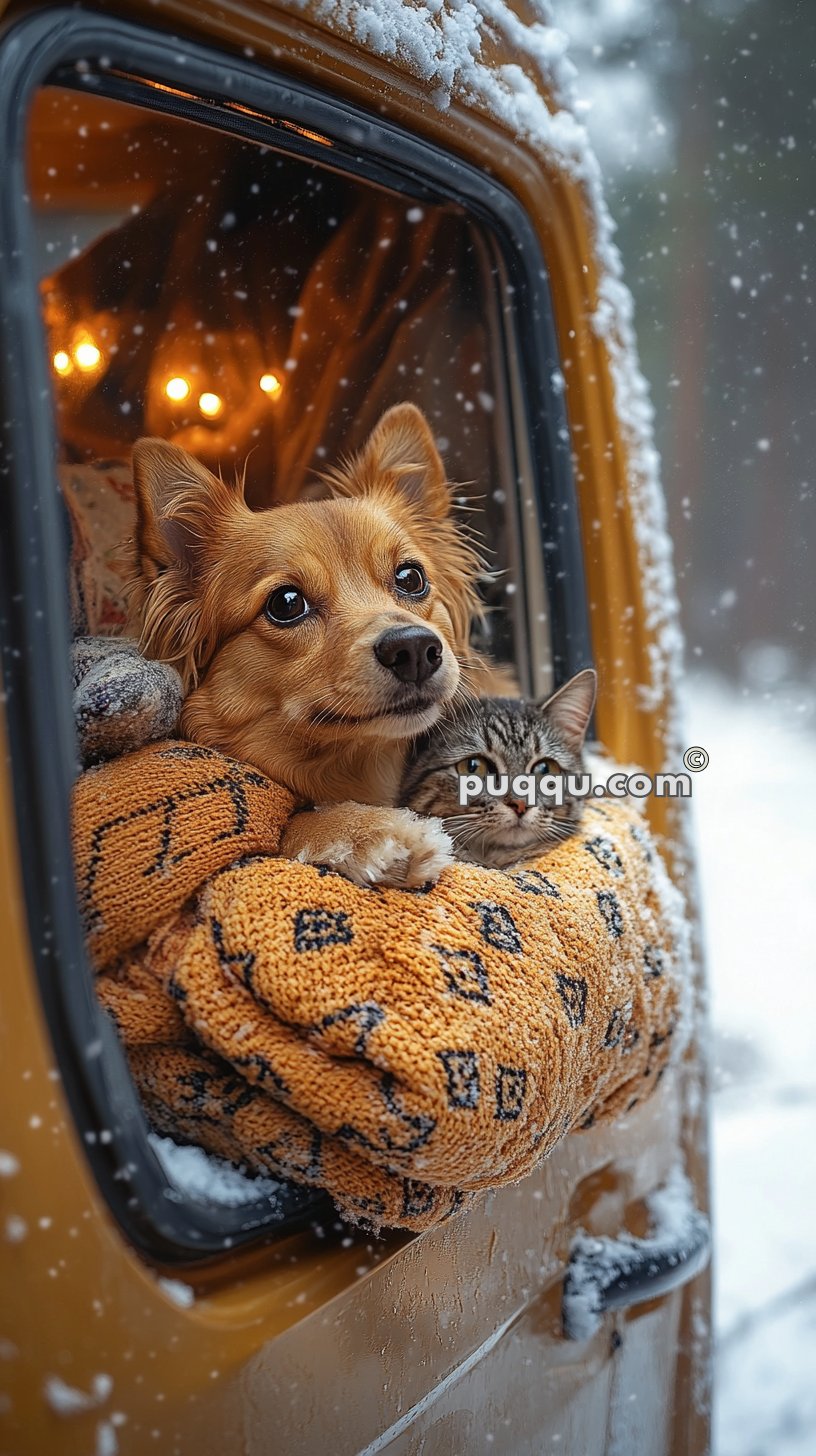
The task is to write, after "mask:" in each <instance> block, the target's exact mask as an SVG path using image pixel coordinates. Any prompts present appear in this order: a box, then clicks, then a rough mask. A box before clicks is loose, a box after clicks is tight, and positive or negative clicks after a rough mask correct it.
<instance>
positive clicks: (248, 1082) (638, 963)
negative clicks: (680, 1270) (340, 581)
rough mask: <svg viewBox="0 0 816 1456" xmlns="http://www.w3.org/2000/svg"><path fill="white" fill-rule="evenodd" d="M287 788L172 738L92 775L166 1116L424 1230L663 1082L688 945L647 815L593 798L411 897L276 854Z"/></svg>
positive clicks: (177, 1128) (178, 1134)
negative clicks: (566, 820) (537, 848)
mask: <svg viewBox="0 0 816 1456" xmlns="http://www.w3.org/2000/svg"><path fill="white" fill-rule="evenodd" d="M291 807H292V801H291V798H290V796H289V795H288V793H287V792H286V791H285V790H284V789H283V788H281V787H279V786H278V785H276V784H273V783H270V782H269V781H268V780H267V779H266V778H264V776H263V775H262V774H260V773H258V772H257V771H256V770H255V769H253V768H251V767H249V766H248V765H245V764H241V763H238V762H236V761H234V760H232V759H229V758H225V757H223V756H222V755H221V754H218V753H215V752H212V751H210V750H208V749H205V748H201V747H198V746H195V745H193V744H188V743H181V742H172V743H167V742H165V743H160V744H152V745H150V746H149V747H146V748H143V749H142V750H140V751H139V752H138V753H135V754H132V755H131V756H129V757H126V758H121V759H118V760H116V761H114V762H113V763H110V764H106V765H104V766H102V767H100V768H96V769H92V770H90V771H89V772H87V773H85V774H84V775H83V776H82V777H81V778H80V779H79V781H78V783H77V786H76V796H75V808H74V825H75V857H76V868H77V875H78V886H79V896H80V903H81V907H82V913H83V915H84V920H85V926H86V930H87V936H88V944H89V948H90V953H91V956H92V958H93V961H94V965H95V968H96V971H97V972H98V980H97V985H98V991H99V996H100V999H101V1001H102V1004H103V1005H104V1006H105V1007H106V1009H107V1010H108V1012H109V1013H110V1015H111V1016H112V1017H113V1019H114V1021H115V1023H116V1025H117V1027H118V1030H119V1033H120V1036H121V1038H122V1041H123V1043H124V1045H125V1047H126V1049H127V1054H128V1058H129V1063H130V1066H131V1069H132V1073H133V1077H134V1079H135V1083H136V1086H137V1088H138V1090H139V1092H140V1094H141V1096H142V1098H143V1101H144V1105H145V1107H146V1110H147V1114H148V1116H149V1118H150V1120H151V1122H152V1123H153V1124H154V1125H155V1127H156V1128H157V1129H158V1130H159V1131H160V1132H162V1133H165V1134H168V1135H170V1136H171V1137H175V1138H176V1139H177V1140H180V1141H187V1142H195V1143H198V1144H200V1145H202V1146H203V1147H204V1148H206V1149H208V1150H209V1151H211V1152H214V1153H217V1154H220V1155H221V1156H225V1157H227V1158H230V1159H232V1160H233V1161H235V1162H236V1163H239V1164H242V1165H244V1166H245V1167H247V1168H248V1169H250V1170H253V1171H256V1172H258V1173H265V1174H272V1175H273V1176H278V1177H284V1178H288V1179H293V1180H294V1181H296V1182H300V1183H305V1184H311V1185H313V1186H316V1187H320V1188H323V1189H326V1190H327V1191H328V1192H329V1193H330V1194H331V1196H332V1197H333V1199H334V1201H335V1203H336V1204H337V1206H338V1208H339V1209H340V1211H341V1213H342V1214H343V1215H344V1216H345V1217H347V1218H349V1219H351V1220H354V1221H357V1222H363V1223H365V1224H367V1225H369V1226H371V1227H373V1228H380V1227H382V1226H392V1227H393V1226H397V1227H404V1228H411V1229H421V1228H426V1227H428V1226H430V1225H432V1224H434V1223H437V1222H438V1221H439V1220H440V1219H442V1218H444V1217H446V1216H447V1215H449V1214H450V1213H451V1212H453V1211H454V1210H455V1209H456V1208H458V1207H459V1206H461V1204H462V1203H463V1202H465V1201H466V1200H467V1199H468V1197H469V1196H471V1195H472V1194H473V1192H474V1191H475V1190H477V1189H483V1188H490V1187H494V1186H496V1185H499V1184H503V1183H507V1182H509V1181H512V1180H515V1179H518V1178H520V1177H521V1176H522V1175H523V1174H525V1173H527V1172H528V1171H530V1170H531V1169H532V1168H533V1167H534V1166H535V1165H536V1164H537V1163H538V1162H539V1160H540V1159H541V1158H543V1157H544V1156H545V1155H546V1154H547V1153H548V1152H550V1151H551V1150H552V1148H553V1147H554V1146H555V1144H556V1143H557V1142H558V1141H559V1140H560V1139H561V1138H562V1137H563V1136H564V1135H565V1133H567V1132H569V1131H570V1130H571V1129H573V1128H579V1127H586V1126H587V1125H589V1124H590V1123H592V1122H593V1121H595V1120H597V1119H599V1118H610V1117H614V1116H616V1115H617V1114H619V1113H621V1112H625V1111H626V1110H627V1109H629V1108H632V1107H633V1106H634V1105H635V1104H636V1103H637V1102H638V1100H640V1099H642V1098H643V1097H645V1096H647V1095H648V1094H649V1092H650V1091H651V1090H652V1088H653V1087H654V1085H655V1084H656V1082H657V1081H658V1080H659V1078H660V1077H661V1075H662V1073H663V1071H664V1070H665V1067H666V1065H667V1061H668V1058H669V1054H670V1049H671V1048H672V1045H674V1046H675V1047H676V1046H677V1044H678V1042H679V1041H681V1040H682V1030H681V1031H680V1034H679V1035H678V1034H676V1033H677V1032H678V1027H679V1026H680V1025H681V1023H682V1020H683V1018H682V1015H681V1008H682V987H683V965H682V962H683V952H682V945H681V944H680V943H679V942H680V940H681V939H682V935H681V929H680V928H679V927H680V920H679V918H678V916H677V914H676V908H677V907H676V903H675V901H676V899H678V898H679V897H677V895H676V892H675V891H674V890H673V889H672V888H671V886H670V885H669V882H668V879H667V876H666V874H665V871H664V870H663V867H662V865H661V863H660V861H659V858H658V856H657V855H656V853H655V850H654V847H653V845H652V844H651V842H650V839H649V836H648V832H647V830H646V828H645V826H644V823H643V820H642V819H641V817H640V815H639V813H638V812H637V811H636V810H635V809H633V808H632V807H631V806H628V805H626V804H624V803H621V802H613V801H610V800H604V801H602V802H600V803H599V802H597V801H596V802H593V803H591V804H590V805H589V806H588V807H587V812H586V816H585V820H584V824H583V827H582V831H581V833H580V835H578V836H577V837H576V838H574V839H573V840H570V841H568V842H567V843H566V844H564V845H563V846H561V847H560V848H558V849H556V850H554V851H553V852H551V853H550V854H548V855H547V856H546V858H545V859H542V860H541V861H539V862H538V863H533V864H531V865H529V866H528V867H526V868H523V869H519V870H516V871H514V872H503V871H498V870H488V869H480V868H477V867H474V866H471V865H464V864H462V865H456V866H454V867H452V868H450V869H447V870H445V871H444V873H443V875H442V877H441V879H440V881H439V883H438V884H437V885H435V886H433V887H428V888H427V889H424V890H422V891H418V892H417V891H414V892H411V891H404V890H402V891H397V890H381V889H376V888H375V889H360V888H358V887H356V886H355V885H352V884H351V883H350V882H349V881H347V880H345V879H343V878H342V877H341V876H340V875H338V874H335V873H333V872H331V871H329V870H326V869H322V868H319V867H314V866H308V865H302V864H299V863H293V862H291V861H288V860H285V859H282V858H279V857H277V856H276V850H277V847H278V842H279V838H280V833H281V828H282V826H283V825H284V823H285V821H286V818H287V815H288V814H289V812H290V811H291Z"/></svg>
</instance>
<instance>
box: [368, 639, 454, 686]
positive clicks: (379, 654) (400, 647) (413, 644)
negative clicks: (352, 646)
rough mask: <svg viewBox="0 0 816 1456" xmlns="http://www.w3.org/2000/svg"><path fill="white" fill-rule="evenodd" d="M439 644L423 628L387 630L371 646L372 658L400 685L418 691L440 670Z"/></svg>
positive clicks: (440, 646)
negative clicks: (400, 683)
mask: <svg viewBox="0 0 816 1456" xmlns="http://www.w3.org/2000/svg"><path fill="white" fill-rule="evenodd" d="M442 652H443V648H442V643H441V641H440V640H439V638H438V637H437V635H436V633H435V632H431V631H429V629H428V628H427V627H390V628H389V630H388V631H387V632H383V634H382V636H381V637H378V638H377V641H376V642H375V643H374V656H375V657H376V659H377V661H378V662H379V663H382V666H383V667H386V668H388V671H389V672H393V674H394V676H395V677H396V678H398V679H399V681H400V682H403V683H414V684H415V686H416V687H421V686H422V684H423V683H424V682H427V681H428V678H429V677H433V674H434V673H435V672H436V671H437V670H438V669H439V668H440V667H441V666H442Z"/></svg>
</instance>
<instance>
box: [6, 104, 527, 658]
mask: <svg viewBox="0 0 816 1456" xmlns="http://www.w3.org/2000/svg"><path fill="white" fill-rule="evenodd" d="M29 176H30V183H31V201H32V206H33V209H34V217H35V224H36V244H37V268H38V272H39V276H40V290H41V299H42V311H43V319H44V323H45V328H46V336H47V348H48V357H49V366H50V374H51V380H52V386H53V394H54V402H55V406H56V414H57V421H58V434H59V456H60V462H61V464H62V466H63V467H66V466H70V465H75V466H76V465H82V466H85V467H91V466H94V465H95V464H97V463H98V462H100V461H109V460H112V459H118V458H119V457H125V458H126V457H127V455H128V453H129V450H130V447H131V446H132V444H133V442H134V441H135V440H136V439H138V438H139V436H140V435H145V434H147V435H156V436H162V437H164V438H165V439H169V440H172V441H173V442H174V443H175V444H178V445H180V446H182V447H184V448H185V449H187V450H189V451H191V452H192V453H193V454H194V455H196V456H197V457H198V458H200V459H201V460H203V461H204V463H205V464H206V465H208V466H209V467H210V468H211V469H213V470H215V471H219V470H220V471H224V472H226V471H232V470H234V469H238V468H240V469H242V470H243V469H245V470H246V489H247V498H248V501H249V503H250V505H252V506H253V507H256V508H262V507H266V506H269V505H272V504H277V503H281V502H286V501H291V500H295V499H297V498H299V497H301V496H302V495H303V494H304V492H306V493H308V492H309V491H314V490H315V489H317V488H318V482H319V477H320V471H321V470H322V469H324V468H325V467H326V466H328V465H330V464H332V463H333V462H335V461H337V460H338V459H339V458H340V457H341V456H343V455H346V454H348V453H349V452H350V451H353V450H355V449H356V448H358V447H359V446H360V445H362V443H363V441H364V440H365V438H366V436H367V435H368V433H369V432H370V430H371V429H372V428H373V426H374V425H375V424H376V421H377V419H378V418H379V416H380V415H381V413H382V412H383V410H385V409H386V408H387V407H388V406H389V405H393V404H396V403H398V402H400V401H402V400H406V399H407V400H411V401H412V402H413V403H415V404H417V405H419V407H420V408H421V409H422V410H423V411H424V412H425V413H426V415H427V416H428V419H429V420H430V421H431V424H432V427H433V430H434V433H435V435H436V439H437V443H438V445H439V448H440V450H441V452H442V454H443V456H444V459H445V462H446V465H447V468H448V471H449V475H450V478H451V480H452V481H454V482H455V483H457V484H459V486H460V492H459V499H460V500H461V503H462V515H463V518H465V519H467V521H468V522H469V524H470V525H471V526H472V527H473V528H474V529H475V531H476V534H477V536H478V537H480V538H481V541H482V543H483V549H484V551H485V554H486V557H487V562H488V566H489V568H490V571H491V573H493V575H492V577H490V578H487V579H486V581H485V585H484V597H485V601H486V604H487V605H488V606H489V608H490V611H489V613H488V615H487V617H486V621H485V627H484V629H483V633H484V643H483V645H486V646H488V647H489V649H490V651H491V653H492V655H493V656H494V657H496V658H497V659H498V660H499V661H501V662H503V663H506V664H512V665H513V666H514V667H515V668H516V669H517V670H518V671H520V673H521V676H522V678H523V679H524V680H525V681H526V680H527V679H528V677H529V673H530V660H529V659H530V640H529V639H530V631H529V622H528V620H527V611H528V609H532V608H533V607H534V608H535V611H534V612H533V619H534V621H535V623H536V631H535V640H536V653H535V659H536V660H535V677H536V685H537V686H548V685H549V676H550V663H549V652H548V649H547V641H548V634H547V632H546V630H545V628H546V617H547V610H546V594H545V592H544V588H543V580H542V564H541V557H540V554H537V555H536V554H531V555H530V559H529V560H528V561H527V562H526V563H525V562H524V553H523V545H522V534H523V530H524V513H525V510H526V513H527V516H528V523H527V529H528V530H529V529H530V516H531V512H532V510H533V505H532V487H531V482H529V481H525V479H524V475H523V472H520V471H519V469H518V466H517V462H516V458H515V457H516V449H515V440H514V436H513V428H512V422H511V418H510V401H509V397H508V379H507V370H506V362H505V349H504V347H503V344H502V340H503V337H504V336H505V334H506V332H507V320H506V316H505V309H506V305H507V297H508V294H507V286H508V285H507V282H506V279H505V278H504V277H503V269H502V264H501V259H500V257H499V255H498V253H497V250H496V248H495V245H494V244H492V240H491V239H490V237H489V235H487V234H486V233H485V231H484V229H483V228H480V227H478V226H477V225H476V224H475V223H474V221H473V220H472V218H470V217H468V215H467V213H466V212H465V210H464V209H463V208H462V207H461V206H457V205H456V204H455V203H453V202H451V203H449V204H448V205H439V204H432V203H429V202H428V201H423V202H421V203H420V202H417V201H416V199H415V198H412V197H411V196H406V195H400V194H399V193H398V192H395V191H393V190H390V189H387V188H385V187H383V186H376V185H374V184H372V183H366V182H363V181H361V180H360V179H359V178H356V177H349V176H348V175H343V174H341V173H338V172H337V171H334V170H330V169H329V167H327V166H321V165H320V163H319V162H314V161H311V160H308V159H305V158H303V157H301V156H293V155H290V154H287V153H286V151H285V150H281V149H278V148H273V147H271V146H264V145H259V144H257V143H255V142H251V141H247V140H245V139H243V138H241V137H237V136H234V135H230V134H228V133H226V132H219V131H216V130H213V129H210V128H204V127H202V126H198V125H196V124H195V123H194V122H191V121H189V120H187V119H180V118H178V117H173V116H167V115H160V114H158V113H156V112H154V111H151V110H149V109H147V108H145V107H141V106H134V105H130V104H126V103H123V102H121V101H117V100H111V99H109V98H105V97H101V96H97V95H88V94H84V93H83V92H81V91H79V92H78V91H73V90H69V89H67V88H65V87H59V86H51V87H46V88H43V90H42V91H41V92H40V93H39V94H38V96H37V99H36V102H35V106H34V108H33V113H32V117H31V124H30V131H29ZM72 478H73V479H74V480H77V479H78V478H79V477H77V476H76V474H74V476H73V477H72V476H70V475H69V476H68V480H69V481H70V480H71V479H72ZM101 509H102V510H104V502H102V506H101ZM114 514H115V515H116V519H115V521H114ZM121 520H122V513H121V511H120V512H118V513H114V512H113V511H112V512H111V525H110V531H106V529H105V523H104V521H102V522H100V523H99V525H98V532H99V534H100V536H109V535H110V534H111V533H112V532H115V530H116V529H118V528H119V527H120V525H121ZM532 524H533V530H535V524H536V523H535V519H534V517H533V522H532ZM113 548H114V542H113V541H112V539H111V540H106V542H105V549H106V550H107V551H108V552H110V551H112V550H113Z"/></svg>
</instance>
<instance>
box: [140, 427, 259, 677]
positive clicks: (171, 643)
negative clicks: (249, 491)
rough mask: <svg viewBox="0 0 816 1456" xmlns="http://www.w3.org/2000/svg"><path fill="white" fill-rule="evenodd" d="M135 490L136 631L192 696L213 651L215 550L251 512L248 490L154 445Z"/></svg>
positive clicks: (144, 444)
mask: <svg viewBox="0 0 816 1456" xmlns="http://www.w3.org/2000/svg"><path fill="white" fill-rule="evenodd" d="M133 487H134V492H135V496H136V534H135V539H134V541H133V545H132V547H131V548H130V552H129V556H130V569H131V581H130V583H129V586H128V597H129V608H130V625H131V628H132V630H133V631H134V632H135V634H136V635H137V637H138V639H139V643H140V646H141V648H142V651H143V652H144V653H145V655H146V656H147V657H152V658H157V659H159V660H160V661H162V662H170V663H172V664H173V665H174V666H175V667H177V668H178V670H179V672H180V673H181V677H182V682H183V684H184V690H185V692H186V691H187V690H188V689H189V688H190V687H191V686H192V685H193V684H194V683H195V681H196V679H197V676H198V674H199V671H200V669H201V667H202V666H203V664H204V662H205V660H206V657H207V653H208V651H209V650H210V646H211V637H212V633H211V632H210V631H208V629H207V624H206V616H205V612H204V607H203V601H202V592H201V591H200V590H199V586H200V578H201V576H202V570H203V567H204V565H205V563H206V557H207V546H208V545H209V547H210V553H212V548H213V545H214V544H217V543H218V542H219V541H220V540H222V539H223V533H224V527H225V525H226V523H227V521H228V520H229V519H230V517H231V516H232V515H234V513H235V512H236V510H246V506H245V505H244V500H243V487H242V484H241V483H240V482H238V483H236V484H235V485H227V484H226V483H225V482H224V481H223V480H219V479H218V477H217V476H215V475H213V474H211V472H210V471H209V470H207V469H206V468H205V467H204V466H203V465H202V464H201V463H200V462H199V461H198V460H196V459H195V458H194V456H192V455H188V453H187V451H186V450H181V449H179V447H178V446H177V445H169V444H168V443H167V441H166V440H149V439H143V440H137V441H136V444H135V445H134V447H133Z"/></svg>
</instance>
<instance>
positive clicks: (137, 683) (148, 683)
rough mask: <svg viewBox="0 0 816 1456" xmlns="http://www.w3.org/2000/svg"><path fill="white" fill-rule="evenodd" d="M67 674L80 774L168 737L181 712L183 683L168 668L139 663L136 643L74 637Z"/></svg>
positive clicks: (155, 664) (154, 664) (113, 639)
mask: <svg viewBox="0 0 816 1456" xmlns="http://www.w3.org/2000/svg"><path fill="white" fill-rule="evenodd" d="M71 674H72V680H73V689H74V698H73V702H74V720H75V722H76V730H77V738H78V741H79V755H80V759H81V762H82V766H83V768H86V767H87V766H88V764H91V763H99V762H101V761H102V760H103V759H108V758H116V757H118V755H119V754H121V753H131V752H133V750H134V749H136V748H141V747H142V745H143V744H145V743H150V742H151V741H152V740H153V739H154V738H169V737H170V735H171V734H172V732H173V730H174V728H175V726H176V723H177V722H178V717H179V713H180V712H181V703H182V697H183V693H182V688H181V678H180V677H179V675H178V673H177V672H176V670H175V668H173V667H168V666H167V664H166V663H163V662H149V661H148V660H147V659H146V658H144V657H142V654H141V653H140V651H139V649H138V647H137V645H136V643H135V642H132V641H130V640H129V639H128V638H126V637H77V638H76V640H75V641H74V643H73V645H72V647H71Z"/></svg>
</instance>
